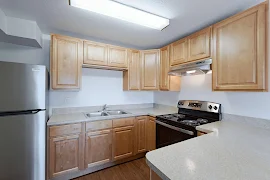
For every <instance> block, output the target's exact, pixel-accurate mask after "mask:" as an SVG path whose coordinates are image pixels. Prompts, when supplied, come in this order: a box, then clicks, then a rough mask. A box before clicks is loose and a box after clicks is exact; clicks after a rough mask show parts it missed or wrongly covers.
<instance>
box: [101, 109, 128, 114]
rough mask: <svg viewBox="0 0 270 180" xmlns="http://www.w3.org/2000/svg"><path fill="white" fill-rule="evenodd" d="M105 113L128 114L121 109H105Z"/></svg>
mask: <svg viewBox="0 0 270 180" xmlns="http://www.w3.org/2000/svg"><path fill="white" fill-rule="evenodd" d="M106 113H108V114H109V115H122V114H128V113H127V112H125V111H121V110H108V111H106Z"/></svg>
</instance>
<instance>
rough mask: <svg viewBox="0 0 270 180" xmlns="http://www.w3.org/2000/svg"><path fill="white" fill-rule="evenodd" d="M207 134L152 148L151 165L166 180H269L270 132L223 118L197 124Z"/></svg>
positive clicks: (147, 157) (150, 154)
mask: <svg viewBox="0 0 270 180" xmlns="http://www.w3.org/2000/svg"><path fill="white" fill-rule="evenodd" d="M197 130H200V131H203V132H207V133H209V132H210V133H209V134H206V135H203V136H199V137H196V138H193V139H189V140H186V141H183V142H180V143H177V144H173V145H170V146H167V147H164V148H160V149H157V150H154V151H151V152H149V153H147V154H146V161H147V163H148V165H149V166H150V168H151V169H152V170H153V171H155V172H156V173H157V174H158V175H159V176H160V177H162V178H163V179H169V180H269V179H270V131H269V129H268V130H267V129H264V128H258V127H254V126H251V125H247V124H241V123H236V122H233V121H228V120H227V121H226V120H222V121H220V122H214V123H210V124H205V125H202V126H199V127H197Z"/></svg>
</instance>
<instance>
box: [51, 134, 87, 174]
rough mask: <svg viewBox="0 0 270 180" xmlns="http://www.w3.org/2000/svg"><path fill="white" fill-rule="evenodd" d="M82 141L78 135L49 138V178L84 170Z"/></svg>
mask: <svg viewBox="0 0 270 180" xmlns="http://www.w3.org/2000/svg"><path fill="white" fill-rule="evenodd" d="M83 144H84V141H83V137H82V135H80V134H75V135H65V136H61V137H52V138H50V149H49V157H50V166H49V168H50V177H51V178H52V177H55V176H58V175H62V174H65V173H70V172H76V171H78V170H82V169H83V168H84V165H83V163H84V157H83V156H84V145H83Z"/></svg>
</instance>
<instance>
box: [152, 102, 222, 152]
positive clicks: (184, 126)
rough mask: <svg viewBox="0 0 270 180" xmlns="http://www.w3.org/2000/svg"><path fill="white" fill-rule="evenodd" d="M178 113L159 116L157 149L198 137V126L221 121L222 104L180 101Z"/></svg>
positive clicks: (157, 121) (157, 122)
mask: <svg viewBox="0 0 270 180" xmlns="http://www.w3.org/2000/svg"><path fill="white" fill-rule="evenodd" d="M177 107H178V113H176V114H166V115H161V116H157V120H156V125H157V129H156V139H157V141H156V143H157V144H156V146H157V148H160V147H164V146H167V145H170V144H174V143H177V142H180V141H184V140H187V139H190V138H193V137H196V136H197V130H196V126H200V125H203V124H207V123H212V122H215V121H220V120H221V115H222V114H221V104H218V103H213V102H206V101H194V100H192V101H188V100H180V101H179V102H178V106H177Z"/></svg>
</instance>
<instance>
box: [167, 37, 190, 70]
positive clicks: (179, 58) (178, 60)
mask: <svg viewBox="0 0 270 180" xmlns="http://www.w3.org/2000/svg"><path fill="white" fill-rule="evenodd" d="M170 46H171V47H170V48H171V56H170V65H171V66H175V65H179V64H182V63H185V62H187V38H184V39H181V40H178V41H176V42H174V43H172V44H171V45H170Z"/></svg>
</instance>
